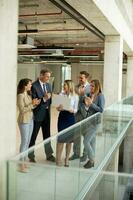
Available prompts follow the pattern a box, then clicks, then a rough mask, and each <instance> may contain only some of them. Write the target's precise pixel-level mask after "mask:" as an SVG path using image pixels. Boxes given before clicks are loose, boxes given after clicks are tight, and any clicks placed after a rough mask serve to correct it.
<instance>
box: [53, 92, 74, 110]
mask: <svg viewBox="0 0 133 200" xmlns="http://www.w3.org/2000/svg"><path fill="white" fill-rule="evenodd" d="M60 104H61V105H63V109H64V110H70V109H71V100H70V99H69V98H68V97H66V96H62V95H57V94H54V95H53V96H52V106H55V107H58V106H59V105H60Z"/></svg>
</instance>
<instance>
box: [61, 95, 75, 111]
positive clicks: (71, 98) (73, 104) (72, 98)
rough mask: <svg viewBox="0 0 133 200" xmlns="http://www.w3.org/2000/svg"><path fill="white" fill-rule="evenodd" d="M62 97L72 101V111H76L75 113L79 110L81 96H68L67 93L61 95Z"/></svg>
mask: <svg viewBox="0 0 133 200" xmlns="http://www.w3.org/2000/svg"><path fill="white" fill-rule="evenodd" d="M60 95H63V96H66V97H68V98H69V99H70V109H72V110H73V111H74V113H76V112H77V110H78V103H79V96H78V95H77V94H74V95H70V94H69V95H67V94H65V93H63V92H62V93H60Z"/></svg>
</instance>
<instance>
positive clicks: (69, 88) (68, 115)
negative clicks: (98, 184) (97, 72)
mask: <svg viewBox="0 0 133 200" xmlns="http://www.w3.org/2000/svg"><path fill="white" fill-rule="evenodd" d="M60 95H63V96H66V97H68V98H69V99H70V102H71V107H70V109H69V110H64V108H63V106H62V105H59V106H58V107H57V110H58V111H59V116H58V131H62V130H64V129H66V128H68V127H69V126H71V125H73V124H75V116H74V114H75V113H76V112H77V109H78V101H79V98H78V95H77V94H76V93H75V86H74V83H73V81H72V80H65V81H64V85H63V92H62V93H61V94H60ZM72 142H73V134H72V133H71V132H68V133H67V134H64V135H60V136H59V137H58V141H57V148H56V164H57V165H58V166H60V165H62V161H61V155H62V151H63V146H64V143H66V157H65V165H64V166H66V167H68V166H69V155H70V151H71V145H72Z"/></svg>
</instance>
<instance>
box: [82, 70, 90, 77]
mask: <svg viewBox="0 0 133 200" xmlns="http://www.w3.org/2000/svg"><path fill="white" fill-rule="evenodd" d="M80 74H83V75H85V78H88V77H89V76H90V74H89V73H88V72H87V71H81V72H80Z"/></svg>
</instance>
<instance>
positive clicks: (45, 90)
mask: <svg viewBox="0 0 133 200" xmlns="http://www.w3.org/2000/svg"><path fill="white" fill-rule="evenodd" d="M43 91H44V93H47V88H46V84H43Z"/></svg>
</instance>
